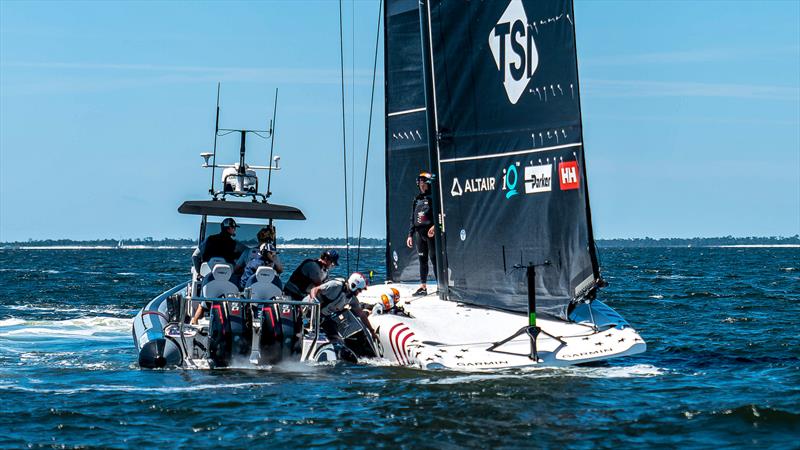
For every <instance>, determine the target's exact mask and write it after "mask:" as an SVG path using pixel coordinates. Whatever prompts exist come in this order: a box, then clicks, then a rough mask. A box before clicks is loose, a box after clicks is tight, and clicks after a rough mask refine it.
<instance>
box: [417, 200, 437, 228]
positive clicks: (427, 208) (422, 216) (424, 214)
mask: <svg viewBox="0 0 800 450" xmlns="http://www.w3.org/2000/svg"><path fill="white" fill-rule="evenodd" d="M413 224H414V227H423V226H430V225H433V204H432V201H431V196H430V195H429V194H419V195H417V197H416V198H414V216H413Z"/></svg>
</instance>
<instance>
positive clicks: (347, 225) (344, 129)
mask: <svg viewBox="0 0 800 450" xmlns="http://www.w3.org/2000/svg"><path fill="white" fill-rule="evenodd" d="M342 28H343V26H342V0H339V67H340V71H341V75H342V76H341V78H342V163H343V167H344V240H345V244H346V248H347V276H349V275H350V238H349V237H348V235H349V232H350V221H349V220H348V217H347V211H348V208H347V124H346V122H345V112H344V102H345V97H344V38H343V37H342Z"/></svg>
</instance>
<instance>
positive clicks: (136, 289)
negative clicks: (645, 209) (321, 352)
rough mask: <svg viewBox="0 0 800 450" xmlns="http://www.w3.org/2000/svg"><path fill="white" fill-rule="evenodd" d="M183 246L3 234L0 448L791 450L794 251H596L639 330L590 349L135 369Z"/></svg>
mask: <svg viewBox="0 0 800 450" xmlns="http://www.w3.org/2000/svg"><path fill="white" fill-rule="evenodd" d="M189 253H190V250H165V249H161V250H0V397H1V398H2V401H0V405H2V406H0V448H9V447H27V446H32V447H51V446H58V447H61V446H66V447H74V446H93V447H126V446H143V447H148V448H150V447H154V446H158V447H190V446H191V447H195V446H228V447H245V446H258V447H286V446H287V445H292V446H302V445H322V446H338V447H342V446H347V447H372V446H374V445H387V446H393V447H395V446H397V447H450V448H452V447H461V446H466V447H519V446H525V447H546V448H562V447H568V448H597V447H619V446H622V445H633V446H635V447H643V446H648V447H649V446H669V447H672V446H681V447H690V448H691V447H698V448H709V447H714V448H717V447H730V446H735V447H745V446H751V445H757V446H759V447H772V448H798V437H800V350H799V349H800V335H799V334H798V333H799V332H800V249H796V248H794V249H791V248H790V249H786V248H758V249H755V248H747V249H739V248H655V249H653V248H651V249H604V250H602V251H601V262H602V265H603V271H604V274H605V275H606V277H607V278H608V280H609V281H610V282H611V285H610V286H609V287H608V288H606V289H605V290H604V293H603V296H602V298H603V299H604V300H606V301H607V303H608V304H610V305H611V306H612V307H614V308H615V309H617V310H618V311H619V312H620V313H622V314H623V316H625V317H626V318H627V319H628V320H629V321H630V322H631V323H632V324H633V325H634V326H635V327H636V328H637V329H639V330H640V332H641V334H642V336H643V337H644V338H645V339H646V340H647V342H648V346H649V348H648V352H647V353H645V354H642V355H637V356H634V357H629V358H625V359H620V360H613V361H611V362H609V363H608V364H605V365H599V366H592V367H572V368H566V369H540V370H531V371H526V372H504V373H497V374H462V373H451V372H422V371H417V370H411V369H404V368H396V367H387V366H382V365H380V364H375V365H370V366H348V365H340V366H314V367H311V366H306V365H301V364H293V365H284V366H279V367H276V368H274V369H273V370H272V371H271V372H263V371H262V372H256V371H247V370H220V371H214V372H201V371H185V370H166V371H146V370H139V369H138V368H137V366H136V364H135V361H136V353H135V349H134V346H133V341H132V337H131V331H130V326H131V318H132V317H133V316H134V314H135V313H136V311H137V310H138V309H139V308H140V307H141V306H142V305H143V304H144V303H145V302H146V301H147V300H149V299H150V298H152V297H154V296H156V295H157V294H159V293H160V292H161V291H163V290H165V289H167V288H168V287H171V286H173V285H175V284H177V283H179V282H181V281H184V279H185V278H186V272H187V270H186V269H187V267H188V258H189ZM313 253H317V251H314V250H307V251H304V250H290V251H286V252H284V254H283V255H282V256H283V258H284V260H285V262H286V263H287V265H288V266H289V267H292V266H293V265H294V264H295V263H296V262H297V261H299V260H300V258H302V257H304V256H305V255H307V254H313ZM382 258H383V250H380V249H371V250H367V251H366V253H365V255H362V260H363V261H366V267H364V264H362V269H365V268H366V269H369V268H374V269H376V277H377V278H380V277H382V274H383V271H382V268H381V266H382V262H381V261H382Z"/></svg>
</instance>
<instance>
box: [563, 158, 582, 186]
mask: <svg viewBox="0 0 800 450" xmlns="http://www.w3.org/2000/svg"><path fill="white" fill-rule="evenodd" d="M558 184H559V186H561V190H562V191H568V190H570V189H578V186H580V182H579V179H578V161H567V162H562V163H559V164H558Z"/></svg>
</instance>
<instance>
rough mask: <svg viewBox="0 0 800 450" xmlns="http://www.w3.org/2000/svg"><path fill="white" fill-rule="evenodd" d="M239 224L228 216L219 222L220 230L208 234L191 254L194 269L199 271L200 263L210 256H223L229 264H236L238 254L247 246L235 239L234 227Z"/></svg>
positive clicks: (207, 259)
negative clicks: (216, 232)
mask: <svg viewBox="0 0 800 450" xmlns="http://www.w3.org/2000/svg"><path fill="white" fill-rule="evenodd" d="M237 228H239V225H238V224H237V223H236V221H235V220H233V219H232V218H230V217H228V218H227V219H225V220H223V221H222V223H220V232H219V233H218V234H212V235H211V236H208V237H207V238H206V239H205V240H204V241H203V242H202V243H200V245H198V246H197V249H195V251H194V253H193V254H192V263H193V264H194V269H195V271H196V272H197V273H198V274H199V273H200V265H201V264H202V263H204V262H208V261H209V260H210V259H211V258H214V257H218V258H223V259H224V260H225V261H226V262H228V263H229V264H231V265H234V264H236V260H237V259H238V258H239V256H240V255H241V254H242V252H244V251H245V250H247V246H246V245H244V244H242V243H241V242H239V241H237V240H236V239H235V237H236V229H237Z"/></svg>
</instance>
